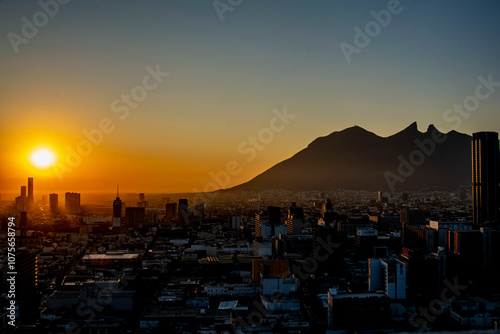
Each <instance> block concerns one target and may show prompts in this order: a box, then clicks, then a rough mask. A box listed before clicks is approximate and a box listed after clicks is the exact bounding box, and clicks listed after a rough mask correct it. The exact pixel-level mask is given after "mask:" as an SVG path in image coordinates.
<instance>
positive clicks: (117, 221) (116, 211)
mask: <svg viewBox="0 0 500 334" xmlns="http://www.w3.org/2000/svg"><path fill="white" fill-rule="evenodd" d="M121 221H122V201H121V199H120V195H119V192H118V186H116V199H115V200H114V201H113V227H120V226H121Z"/></svg>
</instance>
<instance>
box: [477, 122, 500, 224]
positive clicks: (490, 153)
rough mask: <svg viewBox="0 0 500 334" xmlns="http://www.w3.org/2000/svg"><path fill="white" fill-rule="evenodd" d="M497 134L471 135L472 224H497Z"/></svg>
mask: <svg viewBox="0 0 500 334" xmlns="http://www.w3.org/2000/svg"><path fill="white" fill-rule="evenodd" d="M499 150H500V149H499V142H498V133H497V132H477V133H474V134H473V135H472V204H473V206H474V224H477V225H481V226H485V225H491V224H495V223H498V222H499V209H500V191H499V189H500V184H499V182H500V177H499V176H500V175H499V168H500V152H499Z"/></svg>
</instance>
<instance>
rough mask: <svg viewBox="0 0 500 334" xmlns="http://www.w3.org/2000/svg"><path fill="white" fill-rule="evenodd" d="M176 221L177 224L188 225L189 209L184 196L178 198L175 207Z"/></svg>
mask: <svg viewBox="0 0 500 334" xmlns="http://www.w3.org/2000/svg"><path fill="white" fill-rule="evenodd" d="M177 223H178V224H179V225H189V223H190V220H189V210H188V200H187V199H185V198H181V199H179V206H178V207H177Z"/></svg>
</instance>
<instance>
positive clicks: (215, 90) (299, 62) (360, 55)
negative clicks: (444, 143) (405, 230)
mask: <svg viewBox="0 0 500 334" xmlns="http://www.w3.org/2000/svg"><path fill="white" fill-rule="evenodd" d="M49 2H50V1H47V3H49ZM57 3H58V4H59V5H58V8H57V13H56V12H55V9H54V8H52V9H50V8H49V9H47V8H46V7H42V6H41V5H40V4H39V3H38V2H31V3H25V2H23V3H20V2H16V1H2V2H1V3H0V29H1V30H2V31H3V32H4V38H3V40H2V42H1V45H2V48H1V49H0V55H1V57H2V73H3V74H4V75H3V78H9V79H8V80H7V79H4V80H1V81H0V88H1V89H2V92H3V94H2V95H3V96H4V98H3V99H1V101H0V109H1V110H2V112H1V113H0V117H1V118H0V121H1V124H2V125H1V128H0V130H1V133H2V138H1V142H2V146H1V147H0V152H2V153H1V154H2V161H4V163H3V164H2V166H1V167H0V184H1V185H2V189H0V191H2V192H9V193H17V189H18V186H19V184H20V182H24V181H23V180H25V178H26V177H29V176H33V177H35V178H36V179H37V184H38V185H37V188H38V189H44V190H46V191H47V192H54V191H79V192H84V191H87V192H97V191H103V190H102V188H106V189H109V192H110V193H111V192H112V189H113V188H114V186H115V185H116V184H117V183H120V184H122V185H123V187H124V191H125V192H144V191H145V192H155V193H160V192H195V191H196V189H198V190H199V191H203V190H204V189H203V188H204V186H205V185H206V184H207V183H208V182H211V181H212V178H211V177H210V173H211V172H214V173H217V172H218V171H222V170H225V169H226V167H227V166H226V165H227V163H228V162H230V161H233V160H236V161H238V162H240V167H241V170H240V171H239V173H237V174H236V175H233V176H232V177H231V180H230V183H229V184H228V187H231V186H235V185H238V184H241V183H244V182H246V181H248V180H250V179H252V178H253V177H255V176H256V175H258V174H260V173H262V172H263V171H265V170H267V169H268V168H270V167H271V166H273V165H275V164H276V163H278V162H280V161H283V160H285V159H287V158H289V157H290V156H292V155H293V154H295V153H296V152H298V151H300V150H301V149H303V148H305V147H306V145H308V144H309V143H310V142H312V141H313V140H314V139H316V138H318V137H321V136H326V135H328V134H330V133H332V132H335V131H340V130H342V129H344V128H348V127H350V126H353V125H355V124H357V125H359V126H361V127H363V128H365V129H367V130H369V131H373V132H374V133H376V134H378V135H380V136H389V135H391V134H393V133H396V132H397V131H400V130H401V129H403V128H405V127H407V126H408V124H410V123H412V122H413V121H417V122H418V123H419V124H420V126H421V128H420V131H425V128H422V126H424V127H425V126H427V125H428V124H434V125H435V126H436V127H437V128H438V129H440V130H441V131H442V132H449V131H451V130H457V131H459V132H462V133H466V134H469V135H471V134H472V133H474V132H479V131H495V132H499V131H500V126H499V125H498V124H500V116H499V115H498V112H497V110H498V105H499V102H500V94H498V92H496V90H497V89H498V84H497V82H499V81H500V68H499V65H498V62H497V61H496V59H498V57H499V56H500V49H499V47H498V43H496V37H497V35H498V31H500V23H499V22H498V20H497V19H496V18H497V15H496V14H497V13H498V12H499V10H500V6H499V4H498V3H495V2H493V1H485V2H481V3H470V2H468V1H453V2H452V1H444V2H440V3H433V4H428V3H427V4H424V3H419V2H409V1H400V2H391V1H389V2H388V1H375V2H365V3H362V4H352V3H350V2H348V1H339V2H336V3H317V4H315V5H314V6H313V5H310V4H305V3H302V2H300V1H290V2H286V3H284V2H278V1H275V2H258V1H257V2H254V1H252V2H250V1H242V2H240V4H239V5H237V6H234V7H231V8H232V10H226V11H223V12H221V9H220V8H219V9H217V8H215V7H214V5H213V3H212V2H206V3H201V2H200V3H183V2H172V1H165V2H158V1H146V2H142V3H141V4H140V5H138V4H134V3H132V2H118V1H107V2H104V1H94V2H92V3H87V2H84V3H76V2H67V3H65V2H64V1H60V2H57ZM44 8H45V9H44ZM51 10H52V12H51ZM40 12H42V13H43V12H45V13H46V14H45V15H46V16H47V18H48V19H47V22H45V23H44V22H38V21H37V22H38V23H39V24H38V25H39V27H38V26H36V25H35V28H36V33H35V32H32V33H31V35H30V34H29V32H28V33H27V31H28V30H29V28H23V27H24V25H29V24H28V23H26V22H31V24H34V23H33V22H35V21H36V20H34V18H35V19H38V20H40V17H41V18H42V19H43V15H41V14H37V13H40ZM47 13H48V14H47ZM51 13H52V14H53V15H49V14H51ZM384 13H391V14H390V17H389V18H388V17H387V16H384ZM37 15H38V16H37ZM23 18H25V19H23ZM373 22H375V23H373ZM89 23H90V24H89ZM377 24H378V27H379V29H377ZM367 27H368V34H367V32H366V28H367ZM370 27H371V28H370ZM356 28H359V29H361V31H362V32H361V33H358V31H360V30H359V29H358V30H357V29H356ZM369 29H374V30H369ZM363 32H364V33H363ZM363 36H365V37H363ZM366 36H368V37H366ZM23 38H24V39H23ZM368 39H369V41H368ZM21 40H22V42H20V41H21ZM363 40H364V42H363ZM75 41H78V42H77V43H75ZM365 44H366V45H365ZM354 48H355V49H354ZM346 50H347V51H346ZM349 50H350V51H352V50H356V51H355V52H354V53H349V52H350V51H349ZM479 85H483V86H482V89H480V90H477V87H478V86H479ZM144 92H145V95H147V96H146V97H144V98H143V95H144ZM124 94H125V95H131V96H136V97H139V98H138V99H134V98H132V100H130V98H129V99H128V100H127V99H126V98H124V97H123V96H124ZM137 94H139V95H137ZM140 94H143V95H140ZM478 94H479V95H478ZM476 95H477V96H476ZM471 97H472V98H471ZM474 97H476V99H475V100H474ZM476 102H477V103H478V105H476ZM455 105H462V107H459V108H456V107H455ZM464 105H465V106H468V109H466V108H464V107H463V106H464ZM469 109H470V110H473V111H468V110H469ZM284 113H285V114H286V113H287V114H288V115H293V118H292V117H290V118H288V119H286V118H285V120H284V121H283V120H282V121H281V122H275V121H273V120H274V119H276V117H278V116H277V115H281V116H283V114H284ZM278 118H279V117H278ZM282 118H283V117H282ZM273 122H274V123H273ZM271 123H273V125H274V129H275V130H276V131H272V133H270V132H267V133H263V136H265V135H267V137H266V138H267V139H266V141H268V142H266V143H264V144H263V143H260V144H261V145H262V146H263V148H262V150H256V155H255V157H254V158H253V159H251V161H247V160H246V159H247V158H250V155H248V154H241V151H244V150H245V148H248V147H250V141H249V137H258V134H259V133H261V131H262V130H263V129H265V128H267V129H271V130H272V127H271ZM95 129H99V132H96V131H95ZM83 141H88V142H90V147H84V146H82V145H83V144H81V143H82V142H83ZM78 145H80V149H81V150H82V151H84V152H89V153H88V154H84V155H81V156H80V159H76V158H73V164H72V165H71V166H69V165H68V163H67V161H68V156H69V154H68V152H69V151H68V149H67V148H68V147H69V148H70V149H72V150H74V151H77V150H78V147H79V146H78ZM240 145H243V146H241V147H240ZM239 147H240V149H238V148H239ZM36 148H48V149H49V150H52V151H53V152H55V153H56V155H57V161H56V162H57V163H59V164H62V166H60V168H59V174H60V176H61V177H59V178H58V177H57V175H56V173H54V170H53V169H51V168H49V169H41V168H36V167H34V166H33V164H32V163H31V162H30V161H29V159H30V154H31V153H32V152H33V150H35V149H36ZM85 149H87V151H85ZM64 166H66V167H67V169H64Z"/></svg>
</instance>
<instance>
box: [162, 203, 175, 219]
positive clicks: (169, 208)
mask: <svg viewBox="0 0 500 334" xmlns="http://www.w3.org/2000/svg"><path fill="white" fill-rule="evenodd" d="M176 216H177V203H175V202H174V203H166V204H165V219H166V220H168V221H172V220H175V217H176Z"/></svg>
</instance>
